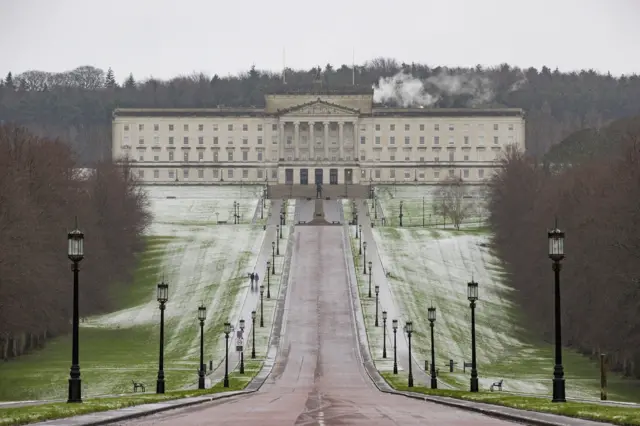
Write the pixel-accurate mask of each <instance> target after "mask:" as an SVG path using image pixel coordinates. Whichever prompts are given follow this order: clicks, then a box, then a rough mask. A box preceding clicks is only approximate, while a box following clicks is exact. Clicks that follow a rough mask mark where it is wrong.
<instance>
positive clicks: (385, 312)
mask: <svg viewBox="0 0 640 426" xmlns="http://www.w3.org/2000/svg"><path fill="white" fill-rule="evenodd" d="M382 319H383V320H385V321H386V320H387V311H382Z"/></svg>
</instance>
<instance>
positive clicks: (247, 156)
mask: <svg viewBox="0 0 640 426" xmlns="http://www.w3.org/2000/svg"><path fill="white" fill-rule="evenodd" d="M248 160H249V153H248V152H247V151H242V161H248Z"/></svg>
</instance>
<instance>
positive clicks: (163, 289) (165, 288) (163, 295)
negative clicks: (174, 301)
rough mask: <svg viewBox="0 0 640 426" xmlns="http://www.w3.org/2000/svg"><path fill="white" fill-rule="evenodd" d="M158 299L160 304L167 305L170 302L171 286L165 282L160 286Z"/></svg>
mask: <svg viewBox="0 0 640 426" xmlns="http://www.w3.org/2000/svg"><path fill="white" fill-rule="evenodd" d="M157 297H158V302H160V303H166V302H167V300H169V284H167V283H165V282H164V280H163V281H162V282H161V283H160V284H158V288H157Z"/></svg>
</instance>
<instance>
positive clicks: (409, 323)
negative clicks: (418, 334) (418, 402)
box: [404, 321, 413, 388]
mask: <svg viewBox="0 0 640 426" xmlns="http://www.w3.org/2000/svg"><path fill="white" fill-rule="evenodd" d="M404 329H405V331H406V332H407V338H408V339H409V382H408V383H407V386H408V387H410V388H412V387H413V369H412V368H411V365H412V364H413V363H412V362H411V334H413V322H412V321H407V323H406V324H405V327H404Z"/></svg>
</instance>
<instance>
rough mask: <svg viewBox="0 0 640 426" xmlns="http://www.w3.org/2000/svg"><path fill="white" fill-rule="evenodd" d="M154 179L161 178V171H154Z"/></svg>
mask: <svg viewBox="0 0 640 426" xmlns="http://www.w3.org/2000/svg"><path fill="white" fill-rule="evenodd" d="M153 178H154V179H158V178H160V170H154V171H153Z"/></svg>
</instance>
